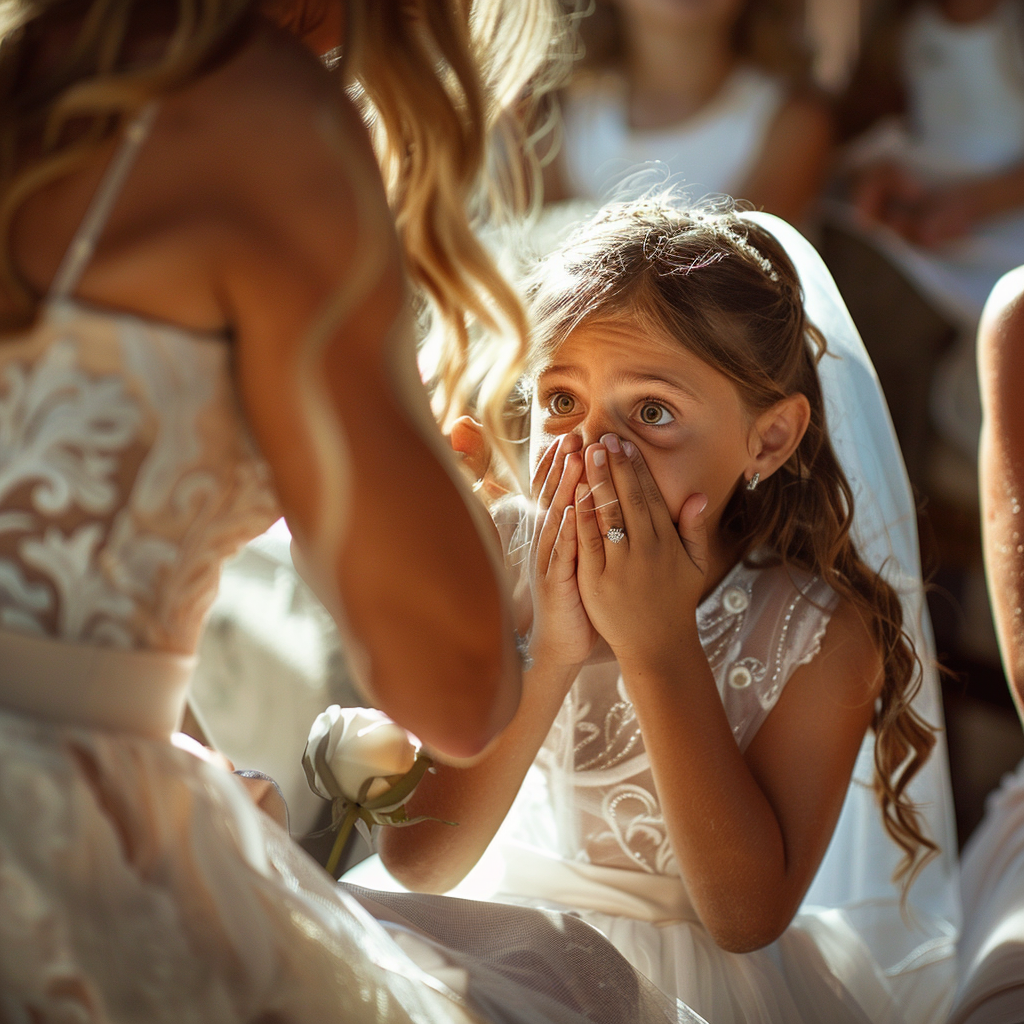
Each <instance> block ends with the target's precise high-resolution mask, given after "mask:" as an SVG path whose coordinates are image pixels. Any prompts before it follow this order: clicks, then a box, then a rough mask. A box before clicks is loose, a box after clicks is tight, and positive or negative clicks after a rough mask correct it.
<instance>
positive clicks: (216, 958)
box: [0, 711, 702, 1024]
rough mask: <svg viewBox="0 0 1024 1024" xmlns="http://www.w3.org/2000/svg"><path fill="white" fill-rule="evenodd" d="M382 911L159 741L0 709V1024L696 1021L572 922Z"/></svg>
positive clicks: (436, 907) (478, 911)
mask: <svg viewBox="0 0 1024 1024" xmlns="http://www.w3.org/2000/svg"><path fill="white" fill-rule="evenodd" d="M389 899H391V898H390V897H389V896H387V895H386V894H377V893H373V892H368V891H365V890H356V889H348V888H346V887H345V886H340V885H337V884H335V883H333V882H332V881H331V880H330V879H329V878H328V876H327V875H326V874H325V873H324V872H323V871H322V870H321V869H320V868H319V867H318V866H317V865H316V864H314V863H313V862H312V861H311V860H310V859H309V858H308V857H307V856H306V855H305V854H304V853H303V852H302V851H301V850H300V849H299V848H298V847H297V846H296V845H295V844H294V843H293V842H292V841H291V840H290V838H289V837H288V836H287V835H286V834H285V833H284V832H283V831H282V830H281V829H279V828H278V827H277V826H276V824H275V823H274V822H273V821H271V820H270V819H269V818H267V817H266V816H265V815H263V814H262V813H261V812H260V811H258V810H257V809H256V808H255V807H254V805H252V803H251V802H250V801H249V798H248V796H247V794H246V792H245V791H244V789H243V788H242V787H241V785H240V783H239V781H238V780H237V779H236V778H234V777H233V776H232V775H230V774H229V773H227V772H225V771H224V770H223V769H221V768H219V767H217V766H216V765H213V764H210V763H208V762H206V761H204V760H202V759H200V758H198V757H196V756H194V755H193V754H192V753H189V752H188V751H186V750H183V749H179V748H177V747H176V746H174V745H172V744H171V743H169V742H167V741H166V740H159V739H148V738H145V737H142V736H138V735H133V734H130V733H126V732H105V731H102V730H97V729H87V728H82V727H76V726H70V725H57V724H54V723H51V722H47V721H44V720H41V719H38V718H35V717H31V716H27V715H23V714H17V713H10V712H6V711H0V1020H3V1021H4V1022H5V1024H6V1022H8V1021H10V1022H12V1024H28V1022H32V1024H41V1022H47V1024H50V1022H61V1024H65V1022H67V1024H71V1022H75V1024H79V1022H86V1021H117V1022H119V1024H127V1022H138V1024H159V1022H164V1021H165V1022H168V1024H187V1022H203V1024H212V1022H216V1024H230V1022H232V1021H238V1022H242V1021H245V1022H257V1021H258V1022H267V1024H269V1022H271V1021H273V1022H274V1024H278V1022H285V1021H287V1022H300V1021H301V1022H309V1024H325V1022H328V1021H345V1022H346V1024H358V1022H367V1024H368V1022H371V1021H372V1022H375V1024H406V1022H416V1024H442V1022H444V1024H464V1022H467V1021H474V1022H477V1021H491V1022H495V1024H505V1022H507V1024H592V1022H596V1024H624V1022H626V1021H629V1022H637V1024H702V1022H701V1021H700V1019H699V1018H698V1017H697V1016H696V1015H694V1014H692V1013H690V1012H689V1011H687V1010H686V1009H685V1008H681V1007H678V1006H677V1005H676V1003H675V1001H674V1000H669V999H666V998H665V997H664V996H663V995H662V994H661V993H660V992H658V991H657V990H656V989H655V988H654V987H653V986H651V985H650V984H649V983H648V982H646V981H645V980H644V979H643V978H642V977H640V976H639V975H637V973H636V972H635V971H633V970H632V968H631V967H630V966H629V965H628V964H627V963H626V961H625V960H624V959H623V958H622V957H621V956H619V954H618V953H617V952H616V951H615V950H614V949H613V948H612V947H611V946H610V945H609V944H608V943H607V942H606V941H605V940H604V939H603V938H602V937H601V936H600V935H599V934H598V933H597V932H596V931H594V930H593V929H592V928H590V927H589V926H588V925H586V924H585V923H583V922H582V921H580V920H579V919H578V918H575V917H565V916H563V915H561V914H557V913H545V912H543V911H536V910H525V909H520V908H515V907H499V906H495V905H487V904H482V905H481V904H472V903H468V902H466V901H461V900H455V899H447V898H445V897H432V896H413V897H409V898H408V899H407V900H405V901H402V900H401V899H400V900H399V901H398V902H397V903H396V902H390V903H389Z"/></svg>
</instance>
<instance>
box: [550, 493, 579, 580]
mask: <svg viewBox="0 0 1024 1024" xmlns="http://www.w3.org/2000/svg"><path fill="white" fill-rule="evenodd" d="M547 575H548V579H549V580H551V581H552V582H553V583H566V582H568V581H569V580H571V579H572V578H573V576H575V575H576V509H575V507H574V506H572V505H566V507H565V510H564V511H563V512H562V521H561V523H560V525H559V527H558V536H557V537H556V538H555V543H554V547H553V548H552V550H551V560H550V562H549V563H548V568H547Z"/></svg>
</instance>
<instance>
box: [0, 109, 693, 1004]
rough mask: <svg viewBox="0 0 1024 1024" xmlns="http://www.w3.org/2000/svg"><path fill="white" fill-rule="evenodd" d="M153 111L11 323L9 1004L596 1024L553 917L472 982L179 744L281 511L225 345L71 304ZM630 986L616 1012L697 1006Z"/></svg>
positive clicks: (5, 706)
mask: <svg viewBox="0 0 1024 1024" xmlns="http://www.w3.org/2000/svg"><path fill="white" fill-rule="evenodd" d="M152 116H153V111H152V110H150V111H147V112H146V113H145V114H144V115H143V116H142V117H141V118H139V119H138V120H137V121H136V122H135V123H134V124H132V125H131V126H130V128H129V129H128V132H127V135H126V141H125V143H124V144H123V145H122V147H121V149H120V151H119V153H118V154H117V156H116V157H115V158H114V160H113V162H112V164H111V167H110V169H109V171H108V172H107V176H106V178H105V180H104V183H103V185H102V186H101V188H100V190H99V192H98V194H97V197H96V199H95V201H94V203H93V205H92V207H91V209H90V212H89V214H88V215H87V217H86V219H85V221H84V222H83V225H82V228H81V230H80V231H79V233H78V235H77V236H76V238H75V240H74V242H73V243H72V245H71V247H70V249H69V253H68V257H67V258H66V259H65V261H64V264H63V266H62V268H61V270H60V272H59V273H58V275H57V278H56V279H55V283H54V286H53V289H52V291H51V294H50V295H49V296H48V298H47V300H46V302H45V304H44V305H43V307H42V310H41V312H40V315H39V318H38V322H37V323H36V324H35V326H34V327H33V328H32V329H31V330H29V331H27V332H26V333H25V334H23V335H22V336H19V337H14V338H9V339H4V340H3V341H0V1020H3V1021H5V1022H11V1024H28V1022H30V1021H31V1022H32V1024H57V1022H60V1024H70V1022H75V1024H84V1022H114V1021H116V1022H118V1024H129V1022H138V1024H158V1022H168V1024H187V1022H204V1024H213V1022H216V1024H232V1022H243V1021H244V1022H257V1021H262V1022H270V1021H276V1022H285V1021H288V1022H309V1024H325V1022H328V1021H345V1022H353V1024H357V1022H366V1024H369V1022H377V1024H408V1022H416V1024H451V1022H454V1024H460V1022H463V1024H464V1022H469V1021H479V1020H480V1019H482V1018H481V1017H480V1016H479V1014H478V1012H477V1010H476V1009H472V1008H471V1005H474V1004H475V1006H476V1007H477V1008H479V1007H481V1006H485V1007H487V1008H488V1014H487V1016H488V1019H491V1020H494V1021H496V1022H497V1021H510V1022H511V1021H518V1022H530V1024H533V1022H541V1024H561V1022H565V1024H580V1022H584V1021H589V1020H592V1019H596V1015H594V1014H591V1013H589V1012H588V1009H587V1002H588V1000H589V1001H590V1003H591V1004H594V1002H595V999H594V997H593V996H591V995H587V993H586V992H585V991H584V992H573V991H571V988H568V989H567V988H565V987H564V986H563V989H562V990H558V991H554V990H553V988H552V986H553V985H554V984H555V983H556V982H558V977H557V975H558V974H560V973H561V974H564V973H568V972H565V971H560V969H559V967H558V964H559V962H560V961H559V959H558V958H559V956H563V955H566V944H567V939H566V935H567V934H568V933H567V931H566V929H565V928H561V927H556V924H557V922H555V921H554V920H553V919H552V918H544V917H543V915H537V914H534V915H533V916H532V918H529V919H525V920H527V922H528V924H529V922H531V921H532V922H533V924H532V925H531V926H529V927H528V926H527V925H524V924H522V923H521V922H522V921H523V920H524V918H523V917H522V916H519V917H516V916H515V915H513V917H512V918H510V919H508V920H507V921H506V925H505V926H506V927H510V928H511V927H519V928H520V933H521V934H525V932H529V933H530V934H537V935H538V937H539V936H540V933H541V932H542V931H545V930H546V932H547V933H548V934H549V935H552V936H554V938H553V939H552V940H551V942H549V945H548V948H547V970H548V973H549V974H550V973H551V970H552V967H551V965H554V967H553V970H554V973H555V975H556V976H555V977H554V978H551V977H546V978H541V977H540V975H539V974H538V972H537V971H536V970H533V971H532V973H531V970H530V968H529V965H524V963H523V962H522V961H520V962H519V963H518V964H512V966H511V968H508V969H506V970H505V972H504V974H503V973H502V970H501V968H502V964H501V963H498V962H497V961H499V960H500V956H498V955H497V954H495V956H493V957H492V961H494V962H495V963H496V967H495V968H494V969H492V968H491V967H489V966H488V965H487V964H484V963H482V962H476V963H474V965H473V966H474V969H475V975H474V978H473V980H472V981H470V980H469V978H468V969H467V968H464V967H461V966H459V965H458V964H457V963H455V960H454V959H453V958H452V957H449V956H448V955H447V954H446V952H445V951H444V950H443V949H441V948H439V947H438V946H437V944H436V943H435V944H431V943H429V942H427V941H426V940H424V939H422V938H418V937H416V936H415V935H414V934H413V931H412V930H411V929H410V928H408V927H404V926H402V925H401V924H397V925H395V924H390V923H389V924H388V926H387V927H388V929H389V931H385V928H384V927H383V926H382V925H381V924H380V923H378V921H377V920H375V919H374V918H373V917H371V915H370V914H369V913H367V911H366V909H364V905H363V904H362V903H360V902H359V901H358V900H357V899H355V898H353V897H352V895H350V894H349V893H348V892H347V891H346V890H345V889H343V888H341V887H338V886H336V885H334V884H333V883H332V882H331V880H330V879H329V878H328V877H327V875H326V874H325V873H324V872H323V871H322V870H320V869H319V868H318V867H317V866H316V865H315V864H314V863H313V862H312V861H311V860H309V859H308V858H307V857H306V856H305V855H304V854H303V853H302V852H301V850H299V849H298V847H296V846H295V845H294V844H293V843H292V842H291V840H290V839H289V837H288V836H287V835H286V834H285V833H284V832H283V831H282V830H281V829H279V828H278V827H277V826H276V825H275V824H274V823H273V822H271V821H270V819H269V818H267V817H266V816H264V815H263V814H262V813H261V812H259V811H257V810H256V809H255V807H254V806H253V805H252V803H251V802H250V801H249V799H248V797H247V796H246V793H245V791H244V790H243V789H242V787H241V784H240V782H239V780H238V779H236V778H235V777H234V776H232V775H230V774H229V773H227V772H225V771H224V770H223V769H221V768H218V767H214V766H212V765H211V764H209V763H207V762H206V761H205V760H202V759H200V758H199V757H197V756H195V755H194V754H192V753H190V752H188V751H186V750H185V749H181V748H180V747H179V746H176V745H175V744H174V743H172V742H171V736H172V732H173V730H174V729H175V728H176V727H177V724H178V722H179V720H180V716H181V712H182V709H183V706H184V701H185V694H186V689H187V685H188V681H189V677H190V675H191V672H192V668H193V663H194V656H193V651H194V650H195V646H196V642H197V640H198V638H199V635H200V631H201V629H202V626H203V621H204V616H205V614H206V611H207V609H208V608H209V605H210V603H211V601H212V600H213V597H214V594H215V591H216V588H217V583H218V577H219V572H220V566H221V563H222V561H223V560H224V558H225V557H227V556H228V555H229V554H231V553H233V552H234V551H235V550H236V549H237V548H238V547H239V546H240V545H241V544H243V543H244V542H246V541H248V540H250V539H251V538H252V537H254V536H255V535H256V534H258V533H260V532H261V531H263V530H265V529H266V528H267V527H268V526H269V525H270V524H271V523H272V522H273V521H274V520H275V519H276V518H277V516H278V510H277V504H276V501H275V497H274V494H273V491H272V490H271V486H270V478H269V473H268V469H267V467H266V465H265V464H264V462H263V460H262V459H261V458H260V456H259V454H258V452H257V451H256V450H255V448H254V446H253V444H252V443H251V441H250V438H249V433H248V431H247V429H246V425H245V422H244V420H243V418H242V416H241V413H240V409H239V404H238V400H237V396H236V392H235V387H234V381H233V378H232V373H231V351H230V348H229V347H228V345H227V344H226V343H225V341H224V339H222V338H220V337H213V336H210V337H206V336H201V335H197V334H194V333H190V332H188V331H185V330H182V329H180V328H177V327H174V326H170V325H167V324H161V323H154V322H151V321H149V320H146V319H142V318H140V317H137V316H132V315H129V314H127V313H124V312H119V311H115V310H110V309H99V308H93V307H90V306H88V305H86V304H83V303H82V302H80V301H78V300H76V299H75V298H74V297H73V294H74V288H75V285H76V283H77V281H78V278H79V276H80V274H81V272H82V270H83V268H84V266H85V264H86V262H87V261H88V258H89V255H90V253H91V251H92V248H93V245H94V242H95V239H96V238H97V236H98V234H99V232H100V231H101V230H102V227H103V223H104V221H105V219H106V216H107V214H108V213H109V210H110V207H111V205H112V204H113V202H114V199H115V198H116V196H117V193H118V191H119V188H120V186H121V183H122V181H123V180H124V178H125V176H126V175H127V173H128V171H129V168H130V165H131V158H132V156H133V154H134V152H135V150H136V149H137V148H138V146H139V145H140V144H141V142H142V140H143V138H144V136H145V133H146V126H147V123H148V121H149V119H150V118H151V117H152ZM364 902H365V904H366V905H372V901H371V900H370V899H369V897H368V896H365V897H364ZM524 914H527V912H525V911H523V912H521V915H524ZM531 927H532V929H533V930H532V931H531ZM574 927H575V929H576V932H577V933H578V932H580V931H581V930H582V931H585V932H586V933H588V934H583V935H582V936H580V941H578V942H576V943H575V945H574V946H573V949H575V950H580V949H584V948H590V947H594V948H597V947H600V946H602V945H603V946H604V947H605V948H606V949H607V950H608V953H607V954H606V955H605V957H604V960H603V962H604V963H605V964H607V963H609V962H612V966H613V968H614V967H615V964H614V962H613V961H614V957H615V956H616V954H614V951H613V950H611V949H610V947H607V944H606V943H603V940H601V939H600V937H599V936H597V935H596V933H593V932H592V930H591V929H585V927H584V926H583V925H582V924H580V923H579V922H576V923H575V925H574ZM524 929H525V932H524ZM571 932H572V928H571V927H570V928H569V933H571ZM588 943H589V947H588ZM466 959H469V958H466ZM478 960H479V958H478ZM578 961H579V956H578V955H577V957H576V960H575V961H574V963H578ZM578 966H580V967H586V964H582V965H578ZM510 974H511V975H512V976H513V978H514V979H518V982H519V988H518V989H517V990H515V992H514V994H510V989H511V988H514V987H515V985H516V984H517V981H515V980H513V981H510V980H509V977H508V976H509V975H510ZM618 977H619V978H621V979H624V980H626V981H628V980H630V979H632V978H633V972H632V970H631V969H630V968H629V967H628V965H626V964H625V962H624V961H621V960H620V963H619V965H618ZM531 979H532V982H533V983H532V984H531ZM632 985H633V987H632V989H631V990H630V989H629V988H628V986H625V985H624V986H622V988H621V992H622V996H621V999H620V1002H619V1004H618V1005H619V1009H620V1010H621V1009H624V1012H622V1013H620V1014H619V1016H618V1018H617V1019H619V1020H625V1019H633V1020H639V1021H645V1022H655V1021H657V1022H667V1021H680V1020H686V1021H691V1020H695V1018H693V1017H692V1016H690V1015H681V1014H676V1013H675V1012H674V1010H672V1008H671V1007H669V1009H668V1011H667V1012H662V1010H663V1006H662V1004H663V1002H664V1001H663V1000H661V999H660V997H658V996H657V994H656V993H653V992H652V993H650V994H646V993H645V992H644V991H642V985H641V984H639V983H638V982H637V981H635V980H633V981H632ZM527 987H528V988H529V989H530V991H529V992H525V991H522V989H524V988H527ZM555 987H557V986H555ZM547 990H552V991H551V994H548V991H547ZM477 991H480V992H481V993H482V994H481V995H480V996H479V997H478V995H477ZM597 1001H598V1002H600V1003H602V1004H604V1003H607V1000H604V999H600V1000H597ZM606 1019H608V1018H606ZM614 1019H615V1018H612V1020H614Z"/></svg>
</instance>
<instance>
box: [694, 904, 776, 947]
mask: <svg viewBox="0 0 1024 1024" xmlns="http://www.w3.org/2000/svg"><path fill="white" fill-rule="evenodd" d="M794 916H795V914H794V913H793V912H790V911H789V910H788V909H772V908H766V907H762V908H761V909H760V910H759V911H748V912H742V911H740V912H738V913H732V914H717V915H708V917H707V919H706V920H705V921H704V927H705V928H706V929H707V932H708V934H709V935H710V936H711V938H712V939H713V940H714V942H715V945H716V946H718V947H719V948H720V949H723V950H725V951H726V952H727V953H753V952H754V951H755V950H758V949H763V948H764V947H765V946H770V945H771V944H772V943H773V942H774V941H775V940H776V939H777V938H779V936H780V935H782V933H783V932H784V931H785V930H786V929H787V928H788V927H789V925H790V923H791V922H792V920H793V917H794Z"/></svg>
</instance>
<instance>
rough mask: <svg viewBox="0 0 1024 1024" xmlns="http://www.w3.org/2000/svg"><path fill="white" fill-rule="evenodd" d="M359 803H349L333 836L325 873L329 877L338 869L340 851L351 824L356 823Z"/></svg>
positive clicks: (349, 831)
mask: <svg viewBox="0 0 1024 1024" xmlns="http://www.w3.org/2000/svg"><path fill="white" fill-rule="evenodd" d="M359 810H360V808H359V804H353V803H350V804H349V805H348V808H347V809H346V811H345V817H344V818H342V819H341V825H340V827H339V828H338V834H337V836H335V838H334V846H332V847H331V855H330V857H328V858H327V874H329V875H330V876H331V878H335V877H336V875H335V874H334V872H335V871H337V869H338V861H339V860H341V851H342V850H344V849H345V840H346V839H348V837H349V834H350V833H351V832H352V826H353V825H355V823H356V818H357V817H358V816H359Z"/></svg>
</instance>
